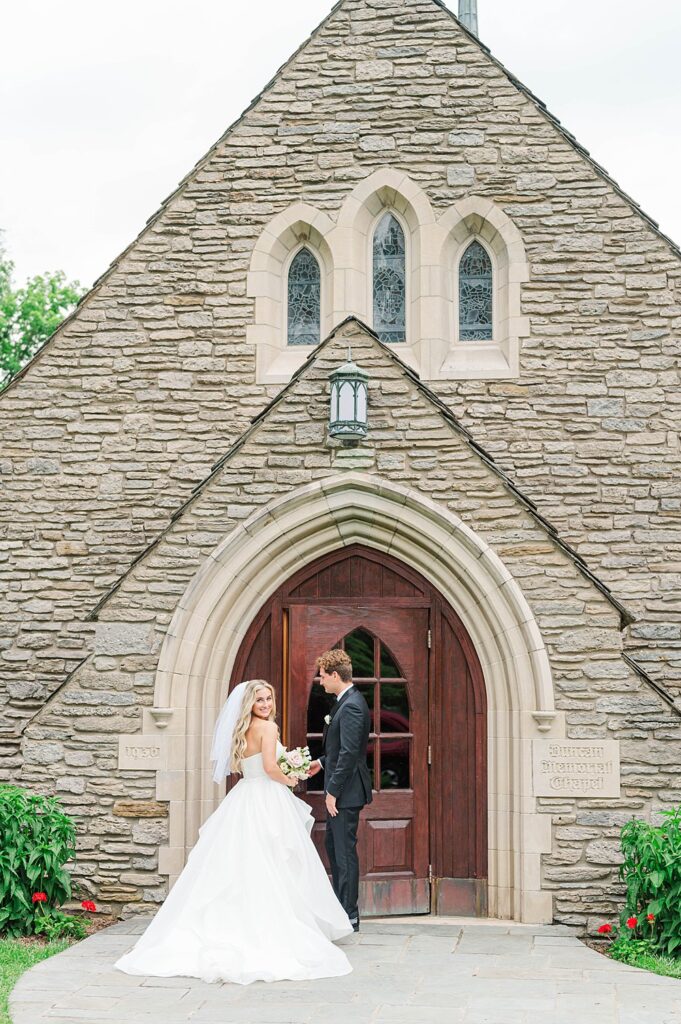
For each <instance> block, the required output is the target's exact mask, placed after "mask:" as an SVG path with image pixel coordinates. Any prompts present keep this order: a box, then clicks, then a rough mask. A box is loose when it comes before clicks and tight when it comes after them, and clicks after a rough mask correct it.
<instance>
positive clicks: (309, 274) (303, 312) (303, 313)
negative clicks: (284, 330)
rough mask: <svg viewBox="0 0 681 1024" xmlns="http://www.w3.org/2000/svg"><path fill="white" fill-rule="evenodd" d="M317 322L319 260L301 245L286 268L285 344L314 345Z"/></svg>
mask: <svg viewBox="0 0 681 1024" xmlns="http://www.w3.org/2000/svg"><path fill="white" fill-rule="evenodd" d="M320 322H321V284H320V274H319V264H318V263H317V260H316V259H315V257H314V256H313V255H312V253H311V252H310V250H309V249H301V250H300V252H298V253H296V255H295V256H294V257H293V259H292V260H291V266H290V267H289V271H288V334H287V341H288V344H289V345H318V344H319V337H320Z"/></svg>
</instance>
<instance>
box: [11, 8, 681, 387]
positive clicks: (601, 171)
mask: <svg viewBox="0 0 681 1024" xmlns="http://www.w3.org/2000/svg"><path fill="white" fill-rule="evenodd" d="M346 2H347V0H336V3H335V4H334V5H333V7H332V8H331V10H330V11H329V13H328V14H327V15H326V16H325V17H324V18H322V20H321V21H320V22H319V24H318V25H317V26H316V27H315V28H314V29H313V30H312V32H310V34H309V35H308V36H307V38H306V39H304V40H303V41H302V43H301V44H300V46H298V47H297V48H296V49H295V50H294V51H293V53H292V54H291V56H290V57H289V58H288V59H287V60H285V61H284V63H283V64H281V65H280V67H279V68H277V70H276V72H275V73H274V74H273V75H272V77H271V78H270V79H269V80H268V81H267V83H266V84H265V85H264V86H263V88H262V89H261V90H260V91H259V92H258V93H257V95H256V96H254V98H253V99H252V100H251V102H250V103H249V104H248V106H247V107H245V108H244V110H242V112H241V113H240V114H239V116H238V117H237V118H236V119H235V120H234V121H232V123H231V124H230V125H229V126H228V127H227V128H226V129H225V131H224V132H223V133H222V135H220V137H219V138H218V139H217V140H216V142H214V143H213V144H212V145H211V146H210V147H209V148H208V149H207V150H206V152H205V153H204V154H203V156H202V157H200V158H199V159H198V160H197V162H196V163H195V164H194V166H193V167H192V168H191V169H190V170H189V171H188V172H187V174H185V175H184V177H183V178H181V179H180V181H179V182H178V184H177V186H176V187H175V188H174V189H173V191H172V192H170V194H169V195H168V196H166V198H165V199H163V200H162V201H161V204H160V206H159V207H158V209H157V210H156V211H155V212H154V213H153V214H152V215H151V216H150V217H148V218H147V220H146V221H145V223H144V226H143V227H142V228H141V230H140V231H139V232H138V233H137V234H136V235H135V237H134V238H133V239H132V241H131V242H130V243H129V244H128V245H127V246H126V247H125V248H124V249H123V250H122V251H121V252H120V253H119V254H118V256H116V257H115V259H113V260H112V261H111V263H110V264H109V266H108V267H107V269H106V270H105V271H104V272H103V273H102V274H100V276H99V277H98V278H96V280H95V281H94V282H93V284H92V285H91V287H90V288H89V289H88V290H87V292H86V293H85V295H83V296H81V298H80V299H79V301H78V303H77V304H76V306H75V307H74V309H73V310H72V311H71V312H70V313H69V315H68V316H67V317H65V318H64V320H62V322H61V323H60V324H59V325H58V327H57V328H56V329H55V331H54V332H53V333H52V334H51V335H50V337H49V338H47V339H46V340H45V341H44V342H43V344H42V345H41V346H40V348H39V349H38V351H37V352H36V353H35V354H34V355H33V356H32V358H31V359H29V361H28V362H27V363H26V364H25V366H23V367H22V368H21V370H19V371H18V373H15V375H14V376H13V377H12V378H11V379H10V380H9V381H8V382H7V384H6V385H5V386H4V387H3V388H0V399H1V398H2V396H3V395H5V394H6V393H7V392H8V391H9V389H10V388H11V387H12V386H13V384H14V383H15V382H16V381H18V380H20V379H21V378H22V377H23V376H24V375H25V374H26V372H27V371H28V370H29V368H30V367H31V366H33V364H34V363H35V362H36V361H37V360H38V359H39V358H40V356H41V355H42V353H43V352H44V351H45V350H46V348H47V347H48V346H49V345H50V342H51V341H52V340H53V339H54V338H55V337H56V336H57V335H58V334H59V333H60V332H61V331H62V329H63V328H64V327H66V325H67V324H69V323H70V322H71V320H73V319H74V317H75V316H76V315H77V313H78V311H79V309H80V308H81V306H82V305H84V303H85V302H87V301H88V299H89V298H90V296H91V295H93V294H94V292H95V291H96V290H97V289H98V288H99V287H100V286H101V285H102V284H103V283H104V282H105V281H106V280H107V279H108V277H109V275H110V274H112V273H113V271H114V270H115V269H116V268H117V267H118V265H119V263H120V261H121V260H122V259H124V258H125V256H126V255H127V254H128V253H129V252H130V250H131V249H132V248H133V247H134V246H135V245H136V244H137V242H138V241H139V240H140V239H141V238H142V236H143V235H144V234H145V232H146V231H147V229H148V228H149V227H150V225H152V224H154V223H155V222H156V221H157V220H158V218H159V217H160V216H161V215H162V213H163V212H164V211H165V209H166V207H167V206H168V204H169V203H171V202H172V201H173V199H175V198H176V197H177V196H178V195H179V194H180V192H181V191H182V189H183V188H184V187H185V185H186V184H187V183H188V181H189V180H190V179H191V177H192V175H194V174H195V172H196V171H197V170H199V169H200V168H201V167H202V166H203V165H204V164H205V163H206V161H207V160H208V159H209V158H210V157H211V155H212V154H213V152H214V150H215V149H216V148H217V147H218V146H219V145H220V144H221V143H222V142H223V141H224V140H225V139H226V138H227V137H228V136H229V134H230V133H231V132H232V131H234V129H235V128H236V127H237V125H238V124H240V122H241V121H242V120H243V119H244V117H245V116H246V114H248V113H249V112H250V111H251V110H252V109H253V107H254V106H255V105H256V104H257V103H258V102H259V101H260V99H261V98H262V96H263V95H264V94H265V93H266V92H267V90H268V89H269V88H270V87H271V86H272V85H274V83H275V82H276V80H277V79H278V78H279V76H280V75H281V73H282V72H283V71H285V70H286V68H287V67H288V66H289V64H291V63H292V61H294V60H295V59H296V57H297V56H298V54H299V53H301V52H302V50H303V49H304V48H305V47H306V46H307V45H308V44H309V43H310V42H311V41H312V40H313V39H314V37H315V36H316V35H317V34H318V33H319V32H321V31H322V29H323V28H324V26H325V25H326V23H327V22H328V21H329V20H330V19H331V18H332V17H333V15H334V14H335V13H336V12H337V11H338V10H340V8H341V7H343V5H344V4H345V3H346ZM431 2H432V3H433V4H435V6H436V7H439V8H440V9H441V10H442V11H444V12H445V14H447V15H448V16H449V17H450V18H451V19H452V20H453V21H455V22H456V24H457V25H458V27H459V28H460V30H461V31H462V32H463V33H464V34H465V35H466V36H467V37H468V39H469V40H470V41H471V42H472V43H475V45H476V46H478V47H479V48H480V49H481V50H482V51H483V53H485V54H486V55H487V57H488V58H489V59H490V60H491V61H492V63H493V64H494V65H495V66H496V67H497V68H499V70H500V71H501V72H502V74H504V75H505V76H506V78H508V80H509V82H510V83H511V84H512V85H513V86H515V88H516V89H518V90H519V91H520V92H522V93H523V94H524V95H525V96H527V97H528V99H530V100H531V101H532V103H534V104H535V106H536V107H537V108H538V109H539V112H540V113H541V114H543V115H544V116H545V117H546V118H547V119H548V120H549V121H550V122H551V124H553V125H554V127H555V128H556V129H557V130H558V131H559V132H560V134H561V135H562V136H563V137H564V138H565V139H566V140H567V141H568V142H569V144H570V145H571V146H572V147H573V149H575V150H576V151H577V152H578V153H580V154H581V155H582V156H583V157H584V158H585V159H586V160H587V161H588V162H589V163H590V164H591V166H592V167H593V168H594V170H595V171H596V173H597V174H598V175H599V176H600V177H602V178H603V179H604V180H605V181H607V183H608V184H609V185H610V186H611V187H612V188H613V189H614V190H615V192H616V193H617V194H618V195H619V196H620V197H621V198H622V199H623V200H624V201H625V202H626V203H627V204H628V205H629V206H631V207H632V209H633V210H634V212H635V213H637V214H638V215H639V216H640V217H641V218H642V220H644V221H645V222H646V223H647V224H648V226H649V227H651V228H652V230H653V231H654V232H655V234H656V235H657V236H658V237H659V238H661V239H662V240H663V241H664V242H666V243H667V244H668V245H669V246H670V248H671V249H672V251H673V252H674V254H675V255H676V256H678V257H679V259H681V247H680V246H679V245H678V244H677V243H676V242H674V240H673V239H672V238H670V237H669V235H666V234H665V233H664V232H663V231H662V230H661V229H660V225H659V223H658V222H657V221H656V220H653V218H652V217H651V216H650V215H649V214H647V213H646V212H645V210H643V209H642V207H641V206H640V204H639V203H637V202H636V200H635V199H633V198H632V197H631V196H630V195H629V194H628V193H627V192H625V191H624V189H623V188H622V187H621V186H620V185H618V184H617V182H616V181H615V179H614V178H612V177H611V176H610V174H609V173H608V171H606V169H605V168H604V167H603V166H602V165H601V164H599V163H598V161H596V160H595V159H594V158H593V157H592V156H591V154H590V152H589V150H588V149H586V148H585V147H584V146H582V145H581V143H580V142H578V140H577V138H576V137H575V136H574V135H573V134H572V132H570V131H568V130H567V128H565V127H564V126H563V125H562V124H561V122H560V120H559V118H557V117H556V115H555V114H553V113H551V111H550V110H549V109H548V107H547V105H546V104H545V103H544V101H543V100H541V99H539V97H538V96H536V95H535V94H534V93H533V92H532V90H531V89H530V88H529V87H528V86H526V85H525V84H524V83H523V82H521V81H520V79H519V78H517V77H516V76H515V75H514V74H513V73H512V72H511V71H509V70H508V68H507V67H506V65H505V64H502V62H501V61H500V60H499V59H498V58H497V57H495V56H494V54H493V53H492V51H491V50H490V48H489V47H488V46H486V45H485V43H483V42H482V40H481V39H479V38H478V36H476V35H475V33H474V32H471V31H470V29H468V28H467V27H466V26H465V25H464V24H463V22H461V21H459V19H458V18H457V16H456V15H455V14H454V12H453V11H452V10H450V9H449V7H447V5H446V4H445V3H444V0H431Z"/></svg>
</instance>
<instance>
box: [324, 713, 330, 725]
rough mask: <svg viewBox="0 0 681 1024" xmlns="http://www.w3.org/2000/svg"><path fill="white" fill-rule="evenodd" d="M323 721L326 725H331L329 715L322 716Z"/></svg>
mask: <svg viewBox="0 0 681 1024" xmlns="http://www.w3.org/2000/svg"><path fill="white" fill-rule="evenodd" d="M324 721H325V722H326V724H327V725H331V715H324Z"/></svg>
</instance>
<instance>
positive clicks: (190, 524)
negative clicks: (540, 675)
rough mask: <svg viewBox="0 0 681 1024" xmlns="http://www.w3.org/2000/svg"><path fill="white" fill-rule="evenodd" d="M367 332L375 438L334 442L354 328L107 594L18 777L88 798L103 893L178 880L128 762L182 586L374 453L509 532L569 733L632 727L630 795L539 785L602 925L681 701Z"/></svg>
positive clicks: (669, 790) (655, 799) (552, 871)
mask: <svg viewBox="0 0 681 1024" xmlns="http://www.w3.org/2000/svg"><path fill="white" fill-rule="evenodd" d="M352 344H353V352H354V353H355V355H356V358H357V359H358V361H360V362H361V365H362V366H364V367H366V368H367V370H368V371H369V372H370V374H371V389H370V409H371V421H370V422H371V431H370V435H369V439H368V441H367V442H366V444H364V445H363V446H362V448H361V449H360V450H359V451H358V452H357V454H355V455H352V456H350V457H348V453H347V452H342V451H341V450H339V449H338V447H336V446H335V445H334V444H333V443H332V444H331V445H329V444H327V440H326V422H327V409H326V403H325V402H320V401H319V395H320V393H323V392H324V389H325V386H326V381H327V379H328V374H329V372H330V371H331V369H333V368H334V367H335V366H336V365H338V363H339V362H341V361H342V359H343V356H344V353H345V342H344V340H342V339H339V340H337V341H336V340H334V341H332V342H331V343H330V344H329V345H327V346H326V347H325V348H324V349H323V350H322V351H321V352H320V354H319V355H318V357H317V359H316V360H315V361H314V362H313V363H312V364H311V365H309V366H308V367H307V368H306V370H305V372H304V373H303V375H302V376H301V378H300V379H299V380H297V381H296V382H295V383H294V384H293V385H292V386H291V388H290V389H289V391H288V392H287V394H286V395H285V396H284V398H283V399H282V400H281V401H280V402H279V403H277V404H276V405H275V406H274V407H273V408H272V409H270V411H269V412H268V414H267V416H266V417H264V418H263V419H262V420H261V421H260V422H259V423H258V424H257V425H256V426H255V427H254V428H253V429H252V431H251V433H250V435H249V437H248V438H247V439H246V441H245V443H244V444H243V445H242V446H240V447H239V448H238V449H237V450H235V452H234V453H233V454H232V455H231V456H230V457H229V458H228V459H227V460H226V461H225V463H224V465H223V466H222V467H221V469H220V470H219V471H218V472H217V473H216V474H215V475H214V476H213V477H212V478H211V479H210V480H209V481H207V482H206V484H205V485H204V486H203V487H202V488H201V490H200V491H199V492H198V493H197V494H196V496H195V498H194V500H193V501H192V502H191V504H190V505H188V507H187V508H186V509H185V510H184V512H183V514H182V515H181V516H180V517H178V518H177V519H176V521H175V522H174V523H173V525H172V527H171V529H170V530H169V531H168V532H167V533H166V535H165V536H164V537H163V538H162V539H161V540H160V541H159V543H157V544H155V545H153V546H152V547H151V548H150V549H149V551H148V552H147V553H146V555H145V556H144V557H143V558H142V559H141V560H140V561H139V562H138V564H137V565H136V566H135V567H134V568H133V569H132V570H131V571H130V572H129V573H128V574H127V575H126V577H125V579H124V580H123V581H122V583H121V585H120V587H118V588H117V589H115V590H114V591H112V593H111V594H110V596H109V597H108V598H107V599H106V601H105V602H104V604H103V605H102V608H101V610H100V614H99V620H98V622H97V623H96V625H95V635H94V637H92V638H91V640H90V647H91V653H90V655H89V660H88V661H87V662H86V663H85V664H84V665H83V666H82V667H81V668H80V669H78V670H77V671H76V672H75V673H74V675H73V677H72V678H71V679H70V680H69V682H68V683H67V684H66V685H65V686H64V687H63V688H62V689H61V691H60V692H59V693H58V694H57V695H56V696H55V697H54V698H53V699H52V700H51V701H49V702H48V703H47V705H46V706H45V707H44V708H43V709H42V710H41V711H40V712H39V713H38V715H37V716H36V718H35V720H34V721H33V722H32V723H31V724H30V725H29V726H28V728H27V730H26V738H25V740H24V753H25V763H24V766H23V767H22V769H21V771H20V773H19V776H18V778H19V780H20V781H21V782H22V783H23V784H26V785H29V786H30V787H31V788H37V789H41V790H48V791H55V792H57V793H58V794H59V795H60V796H61V797H62V799H63V801H64V803H65V805H66V806H67V807H68V808H69V810H70V811H71V812H72V813H74V815H75V816H76V818H77V820H78V825H79V834H80V840H79V853H78V859H77V867H76V878H77V880H78V881H79V882H80V883H82V884H83V885H85V886H86V887H87V888H88V890H89V891H90V892H91V893H92V895H93V896H95V897H96V898H97V899H99V900H100V902H102V904H103V905H104V906H105V907H108V908H110V909H113V910H119V911H121V912H122V913H124V914H128V913H132V912H135V910H136V909H137V908H139V906H140V905H144V904H145V903H148V902H156V901H160V900H162V899H163V897H164V895H165V893H166V891H167V882H166V879H165V878H164V877H162V876H161V875H159V873H158V871H157V867H158V865H157V860H156V851H157V847H158V845H159V844H160V843H163V842H165V841H166V840H167V821H166V820H165V818H164V808H165V806H166V805H164V804H163V803H160V804H159V803H158V802H156V800H155V773H153V772H149V771H137V770H136V771H132V770H130V771H117V770H116V769H117V752H118V735H119V734H120V733H125V734H130V733H135V732H136V731H140V729H141V726H142V715H143V711H144V709H148V708H149V707H150V706H151V705H152V703H153V691H154V687H153V682H154V669H155V666H156V664H157V660H158V652H159V650H160V647H161V643H162V641H163V638H164V636H165V634H166V631H167V628H168V624H169V622H170V619H171V617H172V615H173V612H174V610H175V608H176V606H177V602H178V601H179V599H180V597H181V595H182V594H183V593H184V591H185V589H186V588H187V586H188V584H189V582H190V581H191V580H192V578H193V576H194V575H195V573H196V572H197V570H198V568H199V567H200V565H201V564H202V562H203V561H204V559H205V558H206V557H207V556H208V555H209V554H210V553H211V552H212V551H213V550H214V548H215V546H216V545H217V544H218V543H219V542H220V541H221V540H222V539H223V538H224V537H225V536H226V535H227V534H228V533H229V532H230V530H232V529H234V528H235V527H236V526H237V525H238V524H239V523H240V522H243V520H244V519H245V518H247V517H248V516H249V515H251V514H252V513H253V512H254V511H255V510H257V509H258V508H261V507H263V506H264V505H266V504H267V503H268V502H270V500H272V499H273V498H275V497H277V496H281V495H284V494H287V493H289V492H291V491H292V490H294V489H295V488H297V487H299V486H301V485H304V484H306V483H309V482H311V481H313V480H316V479H320V478H322V477H324V476H328V475H329V473H330V472H332V471H333V472H338V471H339V470H341V471H342V469H343V467H345V468H352V467H353V466H355V465H357V464H360V465H361V467H362V469H364V470H366V471H367V472H370V473H374V474H377V475H379V476H381V477H382V478H384V479H386V480H388V481H395V482H399V483H401V484H406V485H408V486H410V487H412V488H415V489H417V490H419V491H421V492H422V493H424V494H428V495H429V496H430V497H431V498H432V499H434V500H435V501H436V502H438V503H441V504H442V505H443V506H446V507H447V508H449V509H451V510H452V511H453V512H455V513H456V514H457V515H459V516H461V518H462V519H463V520H464V521H465V523H466V524H467V525H469V526H470V527H471V528H472V529H474V530H475V531H476V532H477V533H478V534H479V535H480V536H481V537H482V538H483V540H485V541H486V542H487V543H489V544H490V545H491V546H492V547H493V549H494V550H495V551H496V552H497V554H499V556H500V557H501V558H502V559H503V560H504V562H505V564H506V566H507V567H508V568H509V569H510V571H511V572H512V574H513V576H514V578H515V580H516V581H517V582H518V583H519V585H520V586H521V587H522V589H523V592H524V594H525V596H526V597H527V599H528V601H529V603H530V606H531V608H532V611H533V612H534V614H535V616H536V618H537V621H538V623H539V626H540V628H541V631H542V635H543V638H544V641H545V644H546V646H547V650H548V653H549V657H550V663H551V669H552V673H553V677H554V683H555V687H556V707H557V709H558V712H559V715H560V716H561V718H562V717H563V716H564V718H565V723H566V735H567V736H568V737H570V738H573V739H580V738H593V737H599V738H607V739H619V740H620V741H621V759H622V796H621V797H620V798H619V799H615V798H610V799H607V800H606V799H602V800H593V799H583V798H579V799H567V798H566V799H559V800H558V799H552V798H542V799H540V800H539V805H540V809H541V810H542V811H543V812H544V813H546V814H550V815H551V816H552V821H553V826H554V828H553V836H554V846H553V852H552V854H551V855H550V856H548V857H545V858H544V861H543V874H542V886H543V887H544V888H549V889H552V890H555V892H556V900H555V905H554V906H555V915H556V918H557V919H559V920H561V921H564V922H570V923H579V924H593V923H594V922H595V921H597V920H598V918H599V917H600V916H602V915H603V914H605V913H613V912H614V911H615V909H616V906H617V898H618V896H619V892H620V889H619V885H618V883H617V880H616V865H617V861H618V854H617V834H618V827H619V825H620V824H621V823H622V822H623V821H624V820H626V819H627V818H628V817H630V816H631V815H632V814H637V815H645V816H648V815H651V814H655V813H656V812H657V811H659V810H660V809H661V808H664V807H665V806H668V805H670V804H671V803H673V801H674V800H675V799H677V797H678V782H679V773H680V771H681V769H680V768H679V766H678V763H677V758H676V754H675V749H676V744H677V743H678V740H679V738H681V723H680V722H679V718H678V716H677V715H675V714H674V713H673V712H672V711H671V710H670V709H669V708H668V707H667V706H666V705H665V704H664V702H663V701H661V700H660V698H659V697H658V696H657V695H656V694H655V693H654V692H653V691H652V690H650V689H649V688H648V687H646V685H645V684H644V683H643V682H642V681H641V680H640V679H639V678H638V676H636V675H635V674H634V673H633V672H632V671H631V670H630V669H629V668H628V666H627V665H626V664H625V663H624V661H623V660H622V658H621V649H622V638H621V633H620V628H619V627H620V620H619V614H618V612H617V610H616V609H615V608H614V607H613V606H612V605H611V604H610V603H609V601H608V600H607V599H606V597H605V596H604V595H603V594H602V593H601V592H599V591H598V590H597V589H596V587H595V586H594V585H593V584H592V583H591V582H590V581H589V580H587V579H586V578H585V577H584V575H583V574H582V573H580V571H579V569H578V568H577V566H576V565H575V563H574V561H573V560H572V559H571V558H570V557H569V556H568V555H567V554H566V553H565V552H564V551H563V550H561V549H560V548H559V547H557V545H556V544H555V542H554V541H553V540H551V539H550V538H549V537H548V535H547V533H546V531H545V530H544V529H543V528H542V527H541V526H540V525H539V524H538V523H537V521H536V520H535V519H534V518H533V517H532V516H531V515H530V514H529V513H528V511H527V509H526V508H524V507H523V506H522V504H520V503H519V502H518V500H517V498H516V496H515V495H514V494H513V493H512V492H511V491H509V489H508V488H507V487H505V486H504V483H503V480H502V479H501V478H500V476H499V475H498V474H497V473H495V472H494V471H493V469H492V468H490V467H489V466H488V465H487V464H486V463H485V462H484V461H483V460H482V459H481V458H480V457H479V456H478V455H477V454H476V453H475V452H474V451H473V449H472V448H471V447H470V446H469V445H467V444H466V442H465V441H464V440H463V439H462V437H461V436H460V434H459V433H457V431H456V430H455V429H454V428H453V427H452V425H450V424H449V423H447V422H446V421H445V420H444V419H443V417H442V415H441V414H440V413H439V412H438V410H437V408H436V406H435V405H434V404H432V403H431V402H430V401H429V400H428V399H427V397H424V395H422V394H421V393H420V392H419V391H418V389H417V388H416V386H415V384H414V382H413V381H412V380H410V379H409V377H408V375H406V374H405V372H404V371H403V370H402V369H401V367H400V366H399V365H398V364H397V363H396V362H395V361H394V360H392V359H391V358H390V357H389V355H386V353H385V352H384V351H383V350H382V349H381V348H380V346H378V345H377V344H376V343H375V342H374V341H372V340H371V339H370V338H369V337H368V336H367V335H366V334H363V333H362V332H361V331H359V330H357V329H355V330H354V332H353V335H352ZM147 713H148V711H147ZM169 739H172V738H171V737H169ZM200 767H201V766H198V765H197V766H196V770H199V769H200ZM203 767H205V766H203ZM135 812H139V813H135Z"/></svg>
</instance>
